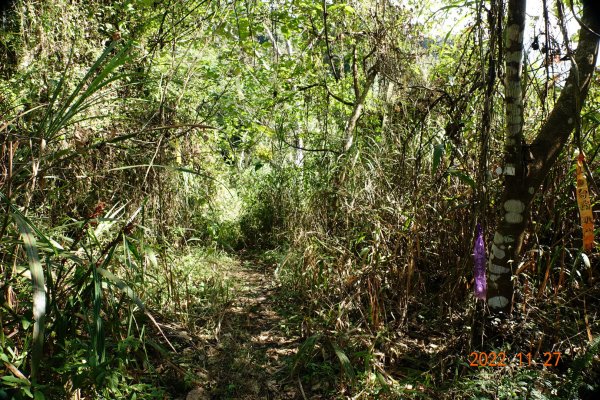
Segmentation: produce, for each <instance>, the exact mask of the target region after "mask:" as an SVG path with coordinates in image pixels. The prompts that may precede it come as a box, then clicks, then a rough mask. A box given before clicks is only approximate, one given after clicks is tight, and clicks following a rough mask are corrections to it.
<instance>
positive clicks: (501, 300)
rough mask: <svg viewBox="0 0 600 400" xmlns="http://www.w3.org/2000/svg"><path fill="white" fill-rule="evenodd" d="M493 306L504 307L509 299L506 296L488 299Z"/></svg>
mask: <svg viewBox="0 0 600 400" xmlns="http://www.w3.org/2000/svg"><path fill="white" fill-rule="evenodd" d="M488 304H489V306H490V307H491V308H502V307H505V306H506V305H507V304H508V299H507V298H506V297H504V296H495V297H490V298H489V299H488Z"/></svg>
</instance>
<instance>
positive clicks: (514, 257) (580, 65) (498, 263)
mask: <svg viewBox="0 0 600 400" xmlns="http://www.w3.org/2000/svg"><path fill="white" fill-rule="evenodd" d="M525 3H526V2H525V0H510V1H509V3H508V19H507V25H508V26H507V29H506V33H507V41H506V82H505V83H506V137H505V147H504V151H505V163H504V170H503V173H504V178H505V180H504V193H503V196H502V201H501V202H500V204H499V207H500V214H501V218H502V219H501V220H500V221H499V223H498V226H497V229H496V232H495V234H494V239H493V243H492V245H491V254H490V260H489V265H488V270H489V286H488V297H487V303H488V306H489V307H490V310H491V311H492V312H493V313H503V314H505V315H506V314H508V312H509V311H510V310H511V307H512V301H513V282H512V274H513V270H514V267H515V266H516V264H517V261H518V257H519V254H520V252H521V247H522V245H523V237H524V235H525V228H526V224H527V216H528V214H529V208H530V205H531V201H532V199H533V197H534V194H535V193H536V191H537V190H538V188H539V186H540V184H541V183H542V182H543V180H544V178H545V177H546V176H547V174H548V172H549V171H550V168H551V167H552V166H553V165H554V163H555V162H556V159H557V157H558V155H559V154H560V152H561V150H562V148H563V147H564V145H565V143H566V142H567V140H568V139H569V137H570V135H571V132H572V131H573V129H574V127H575V124H576V119H577V118H579V114H580V112H581V107H582V104H583V100H584V99H585V97H586V95H587V92H588V88H589V84H590V81H591V78H592V75H593V72H594V66H595V65H596V57H597V48H598V40H599V39H600V38H599V37H598V36H597V35H596V34H595V33H593V32H592V31H595V32H598V31H599V28H600V26H599V25H600V24H598V22H597V20H596V19H595V18H594V15H593V10H592V7H590V6H589V5H584V8H583V16H582V18H581V20H582V22H583V24H584V25H585V26H582V27H581V29H580V32H579V44H578V46H577V50H576V52H575V54H574V55H572V57H573V59H574V61H572V66H571V70H570V72H569V77H568V78H567V81H566V82H565V86H564V88H563V89H562V91H561V94H560V96H559V98H558V100H557V102H556V104H555V106H554V108H553V110H552V112H551V113H550V115H549V116H548V118H547V119H546V121H545V122H544V124H543V125H542V127H541V129H540V131H539V133H538V134H537V136H536V137H535V139H534V140H533V142H532V143H531V144H530V145H527V144H526V143H525V140H524V138H523V119H522V116H523V102H522V93H521V69H522V59H523V30H524V26H525ZM588 28H589V29H588ZM590 29H591V30H590Z"/></svg>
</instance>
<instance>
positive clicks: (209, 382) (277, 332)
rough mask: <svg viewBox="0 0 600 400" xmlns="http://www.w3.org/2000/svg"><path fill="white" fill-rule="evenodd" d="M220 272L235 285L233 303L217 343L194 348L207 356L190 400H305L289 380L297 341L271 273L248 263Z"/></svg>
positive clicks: (220, 324)
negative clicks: (199, 383)
mask: <svg viewBox="0 0 600 400" xmlns="http://www.w3.org/2000/svg"><path fill="white" fill-rule="evenodd" d="M220 272H221V273H222V274H224V275H225V276H227V277H228V278H232V279H233V281H234V282H236V284H235V285H234V288H233V290H234V293H233V294H232V301H231V303H230V304H229V305H228V307H226V308H225V309H224V310H223V312H222V313H221V315H220V316H219V321H218V323H217V327H216V329H215V332H214V335H213V337H212V338H210V339H208V340H202V341H201V342H200V343H195V347H196V348H197V349H198V348H200V349H202V351H201V352H202V353H203V355H202V356H201V357H200V361H201V363H202V365H200V366H198V367H200V368H198V370H197V375H198V377H199V378H200V379H199V380H200V381H202V382H203V384H202V385H200V386H198V387H197V388H196V389H194V390H192V391H191V392H190V393H188V395H187V398H186V400H204V399H296V398H300V399H302V398H303V395H302V393H301V389H299V386H298V384H297V382H293V381H292V380H291V379H290V378H289V363H290V360H291V359H292V358H293V356H294V354H295V352H296V350H297V348H298V345H299V337H298V336H297V334H296V332H293V329H292V328H291V324H289V323H288V321H287V316H286V315H283V311H282V308H281V307H280V306H279V305H280V303H278V299H279V297H278V294H279V292H278V291H279V289H278V287H277V286H276V285H275V283H274V280H273V273H272V271H271V270H270V269H267V268H266V267H264V266H261V265H257V264H256V263H255V262H253V261H250V260H244V261H240V262H239V263H233V264H231V265H229V266H226V267H225V268H224V270H223V271H220Z"/></svg>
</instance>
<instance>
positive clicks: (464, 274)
mask: <svg viewBox="0 0 600 400" xmlns="http://www.w3.org/2000/svg"><path fill="white" fill-rule="evenodd" d="M9 3H10V7H6V8H2V30H1V32H2V36H1V37H0V58H1V61H2V63H1V66H0V74H1V76H2V80H0V135H1V137H2V148H1V152H0V158H1V159H2V166H1V176H0V207H1V208H2V215H1V217H0V218H1V221H0V273H1V274H2V280H1V282H0V290H1V303H2V304H1V305H0V311H1V312H0V359H1V360H2V363H1V364H0V375H1V377H0V398H17V399H25V398H32V397H33V398H36V399H42V398H50V399H54V398H56V399H63V398H131V399H133V398H157V399H158V398H175V397H177V396H180V397H181V396H184V395H185V393H186V392H187V391H189V390H191V389H193V388H194V387H197V386H198V385H202V380H201V379H199V377H198V376H197V375H196V374H195V373H194V372H193V371H194V368H193V365H191V364H193V363H195V362H198V360H197V359H196V358H194V357H195V356H194V355H190V354H189V353H190V352H189V350H186V349H189V348H190V346H191V345H190V342H191V340H190V338H189V334H190V333H193V334H195V335H196V336H197V337H200V338H203V337H212V338H216V339H215V340H217V339H218V338H219V335H220V329H221V322H222V319H223V316H224V313H225V311H226V310H227V309H228V307H230V306H231V303H232V301H233V300H234V298H233V297H234V296H235V293H237V292H236V291H235V290H234V288H235V287H236V285H238V284H239V282H238V281H236V279H238V280H239V278H235V277H227V276H224V275H223V273H222V271H223V270H225V269H227V267H228V266H232V265H237V264H236V263H237V262H238V261H236V259H245V260H252V262H256V263H257V264H258V265H264V266H266V267H265V271H268V272H269V273H270V272H271V271H272V272H273V279H274V281H275V282H277V285H278V291H277V296H278V302H279V303H281V304H280V305H279V306H280V307H281V309H282V313H285V314H286V315H287V316H288V317H289V318H288V320H287V321H288V322H286V323H287V324H288V325H286V326H285V329H287V330H289V332H290V334H291V333H292V332H293V334H294V335H298V336H299V337H300V338H301V345H300V346H299V347H298V349H297V350H296V352H295V354H294V355H293V356H290V357H289V358H287V359H286V370H285V374H284V375H285V376H286V379H289V380H290V381H292V382H300V384H299V385H300V387H302V384H303V383H304V384H305V385H306V387H310V388H314V390H313V394H314V395H315V396H321V397H323V398H354V399H367V398H374V397H378V398H502V399H504V398H507V399H508V398H532V399H559V398H560V399H562V398H569V399H570V398H573V399H575V398H593V396H594V393H597V392H598V390H600V388H599V387H598V382H599V381H600V368H599V363H598V354H599V341H598V332H599V323H600V322H599V321H600V320H599V319H598V310H600V286H599V285H598V278H597V275H598V261H599V260H598V255H597V252H596V250H593V251H592V252H588V253H587V254H586V253H583V252H582V251H581V247H582V243H581V234H580V231H581V227H580V225H579V215H578V210H577V202H576V199H575V186H574V185H575V183H574V168H575V167H574V162H573V154H574V153H575V151H576V150H583V151H584V152H585V153H586V154H587V155H588V159H587V165H588V167H589V170H590V171H589V172H590V174H589V179H590V193H591V195H592V199H593V200H594V199H596V198H597V196H598V195H600V193H598V189H597V185H596V183H595V181H594V178H593V177H594V176H595V175H597V172H598V170H599V169H600V163H599V161H598V159H597V154H598V146H597V143H598V133H597V127H598V124H599V122H600V118H599V115H600V114H599V113H598V104H599V103H598V77H597V76H595V77H594V82H593V84H592V86H591V90H590V93H589V95H588V98H587V100H586V103H585V108H584V110H583V113H582V119H581V134H580V138H579V140H573V142H571V143H569V144H567V146H566V147H565V148H564V150H563V152H562V153H561V156H560V157H559V159H558V161H557V162H556V165H555V166H554V168H553V169H552V170H551V172H550V175H549V176H548V178H547V179H546V180H545V182H544V183H543V185H542V187H541V188H540V191H539V194H538V195H537V197H536V198H535V200H534V204H533V207H532V209H531V211H530V215H529V218H530V221H531V222H530V224H529V225H528V227H527V235H526V238H525V241H524V248H523V250H522V255H523V257H522V259H521V260H520V261H519V262H518V265H517V267H516V270H515V275H514V280H515V287H516V292H515V303H514V310H513V313H512V315H511V317H510V318H509V319H502V320H500V319H497V318H496V317H495V316H494V315H492V314H491V313H490V312H489V310H488V309H487V308H486V306H485V305H483V303H482V302H477V301H476V300H475V299H474V297H473V295H472V294H471V293H472V285H473V283H472V272H471V271H472V257H471V256H472V246H473V240H474V235H475V226H476V224H477V223H478V222H479V223H482V224H483V225H484V232H485V237H486V242H490V241H491V237H492V235H493V229H494V226H495V224H496V223H497V222H498V219H499V215H498V211H497V205H498V204H499V202H500V198H501V193H502V187H503V179H502V177H500V176H498V175H497V172H496V169H497V168H496V167H497V166H499V165H501V164H502V159H503V154H502V143H501V142H502V138H503V134H502V132H503V124H504V120H503V111H502V109H503V99H502V84H501V83H500V80H498V79H496V78H497V75H501V74H502V73H503V71H502V68H501V67H500V66H499V61H498V60H502V50H501V45H500V44H499V43H498V37H499V36H498V35H499V33H498V30H500V31H501V28H502V26H503V25H502V24H503V19H502V17H501V16H500V17H498V15H496V17H494V15H493V13H492V11H491V9H487V8H486V7H485V5H486V4H487V2H474V3H473V4H470V5H469V6H468V7H466V10H463V13H464V14H461V15H464V18H466V19H467V20H468V21H469V22H468V23H467V24H466V25H465V26H464V27H461V26H458V27H456V28H455V29H456V30H455V31H450V32H449V33H448V35H447V36H441V37H440V33H439V32H435V25H434V27H433V28H432V22H431V20H432V19H433V20H435V18H436V16H435V14H434V15H432V16H431V17H430V18H429V19H427V20H424V19H423V18H422V17H421V15H422V14H426V13H429V12H430V11H431V10H430V9H429V8H428V7H429V5H428V4H420V5H419V4H413V2H406V4H405V3H403V2H400V4H397V2H387V1H376V2H354V1H350V2H347V3H342V2H337V1H336V2H331V4H330V3H328V2H323V4H321V3H320V2H312V1H292V2H274V3H273V2H272V4H267V3H264V2H252V1H247V2H220V1H192V2H182V1H172V2H171V1H143V0H135V1H116V2H107V1H90V2H84V1H69V2H67V1H56V2H34V1H26V0H18V1H13V2H9ZM447 3H448V4H447V9H446V11H448V10H449V12H450V14H443V12H444V10H442V11H440V13H442V14H443V15H446V16H447V15H453V14H451V12H453V10H455V9H456V8H457V7H458V6H459V5H461V4H459V3H456V2H447ZM493 3H494V4H495V5H496V6H499V8H500V10H499V11H498V10H497V9H496V11H495V12H497V13H499V15H502V10H503V9H502V2H493ZM324 7H325V8H327V10H328V11H326V10H325V9H324ZM488 17H489V18H488ZM494 18H496V19H494ZM548 35H550V36H553V37H554V39H553V40H554V42H556V43H554V42H552V43H553V46H555V47H557V48H559V49H560V47H561V46H565V44H562V45H561V44H559V42H560V40H559V39H557V38H559V32H558V30H557V31H554V30H552V31H549V32H548ZM494 37H495V39H494ZM500 37H501V36H500ZM536 40H537V39H536ZM547 40H549V39H547ZM561 40H562V39H561ZM538 53H539V52H538ZM538 53H536V52H534V51H533V50H531V51H530V53H528V55H527V56H528V57H529V58H528V60H529V64H528V68H529V70H527V76H528V79H527V80H526V82H525V83H524V88H525V93H526V97H525V100H526V103H527V105H528V107H527V108H526V109H525V111H524V115H523V117H524V120H525V123H526V128H527V130H526V131H527V132H528V133H527V135H528V137H527V139H530V137H532V136H533V135H534V134H535V132H536V130H537V129H539V127H540V126H541V124H542V122H543V120H544V118H545V117H546V116H547V115H548V112H549V110H550V109H551V107H552V105H553V104H554V103H555V102H556V96H557V95H558V94H560V91H561V82H562V81H561V79H563V78H562V73H563V72H564V71H561V70H560V68H562V67H560V68H559V67H558V66H557V67H556V68H557V70H556V71H555V70H554V69H550V68H549V67H548V64H547V63H546V64H544V62H543V60H542V58H540V57H541V56H540V54H538ZM496 57H497V58H498V60H496ZM488 70H490V71H495V72H494V73H495V74H496V75H494V79H488V78H487V75H486V74H485V73H484V71H488ZM551 74H554V75H552V76H551ZM592 205H593V206H594V207H596V206H597V203H596V202H595V200H594V202H593V204H592ZM267 267H268V268H267ZM232 268H233V267H232ZM32 289H33V290H32ZM282 329H283V328H282ZM207 340H208V339H207ZM482 352H484V353H486V356H487V355H489V354H491V353H492V352H493V353H494V354H496V355H497V354H499V353H500V352H502V353H503V354H505V355H506V363H507V364H508V365H507V366H506V367H490V366H479V367H477V366H470V365H469V364H470V360H472V359H473V356H472V354H474V353H475V355H476V356H477V357H480V355H481V353H482ZM559 352H560V354H561V360H560V362H558V363H557V364H556V365H551V366H544V365H543V364H544V362H545V361H547V360H546V358H547V355H545V353H550V357H551V358H552V357H555V358H554V359H552V362H554V360H555V359H556V357H557V356H556V354H557V353H559ZM519 353H520V354H521V357H520V358H519V357H518V354H519ZM527 354H530V357H531V360H532V361H533V362H532V365H527V366H521V365H520V364H522V362H523V357H527ZM490 357H491V356H490ZM479 360H480V358H479ZM527 361H528V360H527ZM234 386H235V385H234ZM302 390H303V389H302ZM302 395H304V391H302ZM233 397H235V396H233Z"/></svg>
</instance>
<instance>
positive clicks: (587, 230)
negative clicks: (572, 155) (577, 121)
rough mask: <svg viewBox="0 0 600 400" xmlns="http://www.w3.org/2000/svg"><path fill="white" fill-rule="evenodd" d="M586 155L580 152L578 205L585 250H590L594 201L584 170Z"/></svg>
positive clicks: (578, 159) (578, 163)
mask: <svg viewBox="0 0 600 400" xmlns="http://www.w3.org/2000/svg"><path fill="white" fill-rule="evenodd" d="M584 161H585V156H584V155H583V153H579V157H577V191H576V192H577V206H578V207H579V216H580V217H581V227H582V229H583V250H584V251H590V250H592V247H593V246H594V215H593V214H592V203H591V201H590V191H589V190H588V184H587V178H586V177H585V173H584V171H583V162H584Z"/></svg>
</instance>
